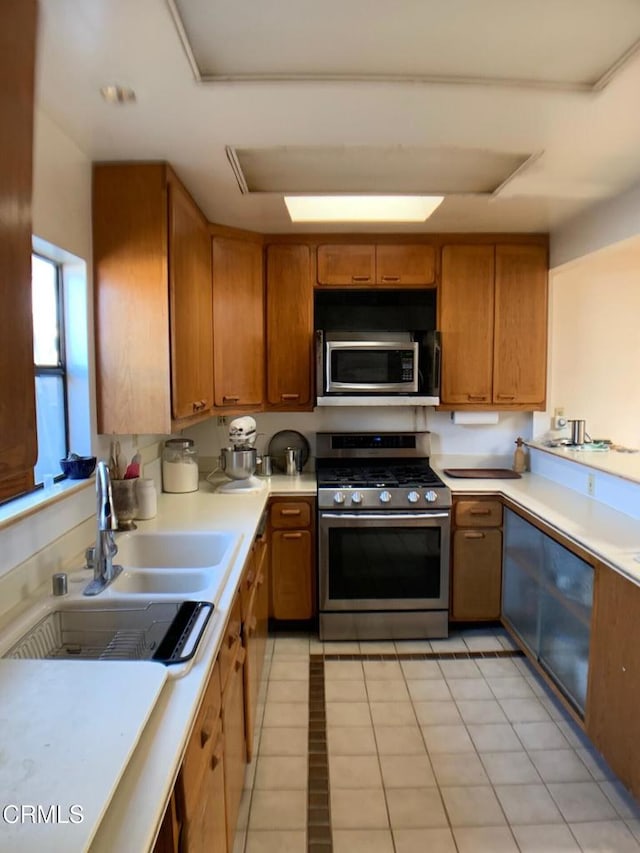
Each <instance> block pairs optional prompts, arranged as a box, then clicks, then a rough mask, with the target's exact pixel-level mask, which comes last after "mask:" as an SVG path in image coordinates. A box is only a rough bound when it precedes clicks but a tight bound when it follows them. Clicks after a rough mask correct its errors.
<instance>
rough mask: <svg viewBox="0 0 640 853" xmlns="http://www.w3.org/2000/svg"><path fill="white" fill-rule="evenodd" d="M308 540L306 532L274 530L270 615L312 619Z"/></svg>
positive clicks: (310, 565)
mask: <svg viewBox="0 0 640 853" xmlns="http://www.w3.org/2000/svg"><path fill="white" fill-rule="evenodd" d="M312 547H313V543H312V538H311V531H309V530H275V531H274V532H273V538H272V543H271V559H272V568H273V574H272V588H273V615H274V617H275V618H276V619H310V618H311V617H312V616H313V582H312V566H313V554H312Z"/></svg>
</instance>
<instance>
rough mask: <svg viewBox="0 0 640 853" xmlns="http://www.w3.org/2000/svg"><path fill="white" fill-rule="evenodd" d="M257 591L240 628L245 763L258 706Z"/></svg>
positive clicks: (251, 742)
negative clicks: (243, 651) (243, 654)
mask: <svg viewBox="0 0 640 853" xmlns="http://www.w3.org/2000/svg"><path fill="white" fill-rule="evenodd" d="M256 609H257V589H256V587H254V588H253V592H252V594H251V598H250V601H249V606H248V608H247V615H246V619H245V620H244V622H243V626H242V642H243V645H244V650H245V653H246V654H245V659H244V667H243V669H244V724H245V736H246V749H247V761H251V759H252V757H253V734H254V729H255V720H256V707H257V704H258V689H259V687H260V685H259V682H258V678H259V676H258V650H259V649H258V644H257V642H256V630H257V626H258V617H257V613H256Z"/></svg>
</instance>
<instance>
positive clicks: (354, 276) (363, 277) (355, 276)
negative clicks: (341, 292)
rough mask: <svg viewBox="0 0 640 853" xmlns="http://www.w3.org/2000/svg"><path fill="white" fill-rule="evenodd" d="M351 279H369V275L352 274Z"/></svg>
mask: <svg viewBox="0 0 640 853" xmlns="http://www.w3.org/2000/svg"><path fill="white" fill-rule="evenodd" d="M351 281H371V276H370V275H352V276H351Z"/></svg>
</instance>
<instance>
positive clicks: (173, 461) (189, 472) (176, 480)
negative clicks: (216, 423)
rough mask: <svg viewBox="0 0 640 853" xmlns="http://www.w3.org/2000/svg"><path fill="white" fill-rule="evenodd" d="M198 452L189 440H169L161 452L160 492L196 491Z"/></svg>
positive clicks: (191, 440)
mask: <svg viewBox="0 0 640 853" xmlns="http://www.w3.org/2000/svg"><path fill="white" fill-rule="evenodd" d="M198 480H199V472H198V451H197V450H196V448H195V446H194V442H193V439H191V438H170V439H168V440H167V441H165V443H164V450H163V451H162V491H163V492H175V493H179V492H197V491H198Z"/></svg>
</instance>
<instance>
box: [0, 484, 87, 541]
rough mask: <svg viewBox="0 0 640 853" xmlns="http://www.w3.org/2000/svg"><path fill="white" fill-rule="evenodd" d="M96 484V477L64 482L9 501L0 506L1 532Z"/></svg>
mask: <svg viewBox="0 0 640 853" xmlns="http://www.w3.org/2000/svg"><path fill="white" fill-rule="evenodd" d="M94 483H95V476H92V477H89V478H88V479H87V480H62V481H61V482H59V483H54V485H53V486H49V487H48V488H46V489H38V490H37V491H35V492H32V493H31V494H29V495H24V496H23V497H21V498H16V499H15V500H12V501H9V502H8V503H6V504H5V505H4V506H0V530H3V529H4V528H5V527H10V526H11V525H12V524H16V523H17V522H18V521H22V520H23V519H24V518H26V517H28V516H30V515H33V514H34V513H36V512H39V511H40V510H42V509H45V508H46V507H48V506H51V505H52V504H55V503H57V502H58V501H61V500H63V499H64V498H66V497H69V496H70V495H73V494H76V493H77V492H80V491H82V490H83V489H87V488H89V487H91V488H94Z"/></svg>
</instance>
